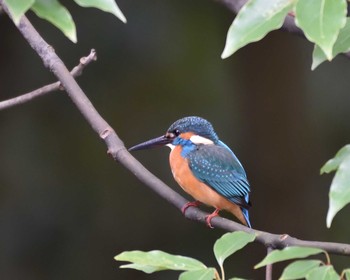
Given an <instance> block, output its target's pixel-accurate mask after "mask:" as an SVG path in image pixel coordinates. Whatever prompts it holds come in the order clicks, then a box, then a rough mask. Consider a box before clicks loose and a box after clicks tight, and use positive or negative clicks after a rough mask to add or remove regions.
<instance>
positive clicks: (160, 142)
mask: <svg viewBox="0 0 350 280" xmlns="http://www.w3.org/2000/svg"><path fill="white" fill-rule="evenodd" d="M171 141H173V139H171V138H169V137H166V135H163V136H160V137H157V138H154V139H151V140H148V141H146V142H143V143H141V144H138V145H135V146H133V147H131V148H129V152H131V151H138V150H143V149H149V148H155V147H161V146H165V145H166V144H169V143H171Z"/></svg>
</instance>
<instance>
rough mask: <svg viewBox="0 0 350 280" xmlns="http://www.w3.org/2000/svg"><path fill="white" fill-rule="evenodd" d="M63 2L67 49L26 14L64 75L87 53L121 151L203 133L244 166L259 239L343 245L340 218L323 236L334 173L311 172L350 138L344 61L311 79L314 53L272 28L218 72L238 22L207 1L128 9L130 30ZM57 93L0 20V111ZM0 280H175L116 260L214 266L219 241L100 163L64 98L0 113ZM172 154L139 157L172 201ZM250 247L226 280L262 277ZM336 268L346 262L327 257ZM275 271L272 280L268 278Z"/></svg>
mask: <svg viewBox="0 0 350 280" xmlns="http://www.w3.org/2000/svg"><path fill="white" fill-rule="evenodd" d="M71 2H72V1H65V2H63V3H64V4H66V5H67V7H69V9H70V11H71V13H72V14H73V17H74V19H75V22H76V25H77V30H78V43H77V44H73V43H71V42H70V41H69V40H68V39H66V38H65V37H64V36H63V35H62V34H61V33H60V31H58V30H57V29H55V28H54V27H53V26H51V25H50V24H48V23H46V22H45V21H43V20H41V19H38V18H37V17H36V16H35V15H33V14H32V13H29V15H28V16H29V18H30V20H32V23H33V24H34V25H35V27H36V28H37V29H38V30H39V31H40V33H41V34H42V35H43V36H44V38H45V39H46V40H47V41H48V42H49V43H50V44H52V46H53V47H54V48H55V50H56V52H57V53H58V55H59V56H60V57H61V58H62V59H63V60H64V61H65V63H66V65H67V66H68V67H69V68H72V67H73V66H74V65H76V64H77V62H78V60H79V58H80V57H81V56H85V55H87V54H88V53H89V51H90V49H91V48H95V49H96V50H97V53H98V61H97V62H95V63H93V64H91V65H90V66H89V67H88V68H86V69H85V71H84V74H83V76H81V77H79V78H78V82H79V84H80V85H81V87H82V88H83V89H84V91H85V92H86V94H87V95H88V97H89V98H90V99H91V101H92V102H93V103H94V105H95V106H96V108H97V109H98V111H99V112H100V113H101V114H102V116H103V117H104V118H105V119H106V120H107V121H108V122H109V123H110V124H111V125H112V126H113V127H114V129H115V130H116V131H117V133H118V134H119V136H120V137H121V138H122V139H123V141H124V142H125V144H126V146H131V145H134V144H136V143H139V142H141V141H144V140H147V139H149V138H151V137H155V136H159V135H161V134H162V133H164V132H165V130H166V129H167V128H168V126H169V125H170V124H171V123H172V122H173V121H175V120H177V119H178V118H181V117H183V116H187V115H199V116H202V117H204V118H207V119H208V120H210V121H211V122H212V123H213V125H214V127H215V128H216V130H217V132H218V134H219V136H220V137H221V139H222V140H223V141H224V142H226V143H227V144H228V145H229V146H230V147H232V149H233V150H234V151H235V153H236V154H237V155H238V157H239V158H240V160H241V161H242V163H243V164H244V166H245V169H246V171H247V173H248V176H249V180H250V182H251V185H252V189H253V192H252V203H253V208H252V210H251V220H252V223H253V226H254V227H255V228H257V229H260V230H264V231H270V232H273V233H289V234H290V235H292V236H295V237H298V238H302V239H310V240H322V241H335V242H350V240H349V236H350V235H349V233H350V226H349V218H348V217H349V215H350V211H349V207H347V208H345V209H344V210H343V211H341V212H340V214H338V215H337V216H336V218H335V220H334V222H333V225H332V228H331V229H326V223H325V219H326V213H327V208H328V190H329V186H330V183H331V179H332V176H330V175H327V176H320V175H319V169H320V167H321V166H322V165H323V164H324V163H325V161H326V160H328V159H329V158H331V157H332V156H333V155H334V154H335V153H336V151H337V150H338V149H340V148H341V147H342V146H343V145H345V144H347V143H348V142H349V136H350V125H349V119H350V110H349V104H350V95H349V88H350V79H349V67H350V61H349V60H348V59H346V58H345V57H339V58H336V59H335V60H334V62H332V63H326V64H324V65H322V66H320V67H319V69H317V70H316V71H314V72H311V71H310V66H311V53H312V46H311V44H309V43H308V42H307V41H305V40H303V39H301V38H299V37H296V36H293V35H291V34H288V33H283V32H281V31H275V32H273V33H272V34H270V35H269V36H267V38H265V39H264V40H263V41H261V42H259V43H255V44H251V45H249V46H247V47H245V48H244V49H242V50H240V51H238V52H237V54H235V55H234V56H233V57H230V58H229V59H226V60H221V59H220V54H221V51H222V50H223V47H224V43H225V38H226V32H227V30H228V27H229V25H230V23H231V22H232V20H233V18H234V15H233V14H232V13H231V12H230V11H228V10H227V9H225V8H224V7H222V6H220V5H219V4H218V3H216V2H215V1H200V0H195V1H184V0H180V1H174V0H169V1H164V0H154V1H146V0H140V1H127V0H119V1H118V4H119V6H120V7H121V9H122V10H123V12H124V13H125V15H126V17H127V19H128V23H127V24H126V25H124V24H122V23H121V22H120V21H118V20H117V19H116V18H115V17H113V16H112V15H109V14H106V13H103V12H101V11H99V10H95V9H83V8H81V7H78V6H76V5H75V4H73V3H71ZM52 81H55V79H54V77H53V75H52V74H51V73H50V72H49V71H48V70H47V69H45V68H44V66H43V65H42V63H41V60H40V59H39V58H38V56H37V55H36V54H35V53H34V52H33V51H32V49H31V48H30V47H29V45H28V44H27V43H26V42H25V41H24V39H23V38H22V37H21V35H20V34H19V33H18V32H17V30H16V29H15V28H14V26H13V25H12V23H11V22H10V21H9V19H8V18H7V17H6V16H5V15H4V14H1V15H0V98H1V100H5V99H7V98H10V97H13V96H16V95H19V94H22V93H24V92H27V91H30V90H33V89H35V88H38V87H40V86H42V85H45V84H47V83H49V82H52ZM0 135H1V137H0V156H1V160H0V278H1V279H177V275H178V273H172V272H160V273H157V274H152V275H146V274H143V273H142V272H137V271H132V270H122V269H119V268H118V266H119V265H120V263H117V262H115V261H114V260H113V257H114V256H115V255H116V254H118V253H120V252H122V251H125V250H134V249H140V250H152V249H159V250H165V251H168V252H171V253H175V254H181V255H188V256H192V257H195V258H198V259H200V260H202V261H203V262H205V263H206V264H208V265H215V259H214V256H213V253H212V246H213V243H214V242H215V240H216V239H217V238H219V237H220V236H221V235H222V234H223V233H224V232H223V231H221V230H219V229H214V230H210V229H208V228H206V227H205V226H204V225H202V224H198V223H194V222H191V221H188V220H186V219H184V218H183V216H182V215H181V214H180V213H179V211H177V210H176V209H175V208H174V207H173V206H171V205H169V204H168V203H166V202H165V201H163V200H162V199H161V198H160V197H158V196H157V195H156V194H154V193H153V192H152V191H150V190H149V189H148V188H147V187H145V186H144V185H143V184H142V183H140V182H139V181H138V180H137V179H136V178H135V177H134V176H133V175H132V174H131V173H129V172H128V171H127V170H125V169H124V168H123V167H122V166H121V165H119V164H116V163H115V162H113V161H112V160H111V159H110V158H109V157H108V156H107V155H106V147H105V146H104V144H103V143H102V141H100V140H99V138H98V136H97V135H95V133H94V132H93V131H92V130H91V128H90V127H89V125H88V124H87V123H86V122H85V120H84V119H83V118H82V116H81V115H80V113H79V112H78V111H77V109H76V108H75V106H74V105H73V104H72V103H71V101H70V100H69V98H68V97H67V96H66V95H65V93H64V92H56V93H52V94H50V95H48V96H45V97H42V98H39V99H36V100H34V101H32V102H30V103H27V104H25V105H22V106H17V107H14V108H12V109H8V110H4V111H1V112H0ZM168 153H169V151H168V150H167V149H165V148H164V149H159V150H152V151H140V152H137V153H136V152H135V156H136V157H137V158H138V159H139V160H140V161H141V162H142V163H143V164H144V165H145V166H146V167H147V168H148V169H149V170H151V171H152V172H154V174H156V175H157V176H159V177H160V178H161V179H162V180H164V181H165V182H166V183H168V184H169V185H170V186H172V187H173V188H174V189H176V190H178V191H179V192H181V190H180V188H179V187H178V186H177V185H176V183H175V182H174V180H173V178H172V175H171V172H170V169H169V167H168ZM264 255H265V248H264V247H263V246H262V245H261V244H258V243H256V244H252V245H250V246H248V247H247V248H246V249H244V250H243V251H241V252H239V253H237V254H236V255H234V256H233V257H231V259H229V260H228V261H227V263H226V269H227V275H228V276H240V277H245V278H250V279H262V278H263V275H264V270H263V269H260V270H256V271H255V270H254V269H253V268H252V266H253V265H254V264H256V263H257V262H258V261H260V260H261V258H262V257H263V256H264ZM332 259H333V262H334V263H335V265H336V268H337V269H338V270H340V269H341V268H343V267H344V266H346V265H348V263H349V260H348V259H346V258H344V257H333V258H332ZM277 274H278V268H277V270H276V273H275V278H277V276H278V275H277Z"/></svg>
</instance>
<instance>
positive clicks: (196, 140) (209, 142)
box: [190, 135, 214, 145]
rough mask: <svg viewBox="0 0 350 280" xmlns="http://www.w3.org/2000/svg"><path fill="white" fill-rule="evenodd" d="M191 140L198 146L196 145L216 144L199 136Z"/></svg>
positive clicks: (194, 136)
mask: <svg viewBox="0 0 350 280" xmlns="http://www.w3.org/2000/svg"><path fill="white" fill-rule="evenodd" d="M190 140H191V142H192V143H193V144H196V145H198V144H203V145H213V144H214V142H213V141H211V140H210V139H208V138H205V137H202V136H199V135H193V136H191V138H190Z"/></svg>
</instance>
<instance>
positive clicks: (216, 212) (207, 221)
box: [205, 209, 220, 228]
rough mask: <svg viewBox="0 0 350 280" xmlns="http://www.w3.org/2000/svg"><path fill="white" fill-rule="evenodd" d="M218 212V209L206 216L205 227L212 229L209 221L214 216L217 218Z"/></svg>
mask: <svg viewBox="0 0 350 280" xmlns="http://www.w3.org/2000/svg"><path fill="white" fill-rule="evenodd" d="M219 211H220V209H215V211H214V212H213V213H211V214H210V215H208V216H206V218H205V222H206V224H207V226H208V227H209V228H214V227H213V226H212V225H211V219H212V218H214V217H216V216H219Z"/></svg>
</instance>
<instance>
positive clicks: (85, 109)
mask: <svg viewBox="0 0 350 280" xmlns="http://www.w3.org/2000/svg"><path fill="white" fill-rule="evenodd" d="M0 4H1V5H2V6H3V8H4V10H5V12H6V13H7V14H9V13H8V9H7V7H6V5H5V4H4V0H0ZM18 29H19V31H20V32H21V33H22V35H23V36H24V38H25V39H26V40H27V41H28V43H29V44H30V45H31V47H32V48H33V49H34V50H35V51H36V52H37V54H38V55H39V56H40V57H41V59H42V60H43V62H44V65H45V66H46V67H47V68H49V69H50V70H51V71H52V72H53V73H54V75H55V76H56V77H57V78H58V80H59V81H60V82H61V84H62V86H63V87H64V89H65V90H66V92H67V94H68V96H69V97H70V98H71V100H72V101H73V102H74V104H75V105H76V106H77V108H78V110H79V111H80V112H81V113H82V115H83V116H84V118H85V119H86V121H87V122H88V123H89V124H90V125H91V127H92V129H93V130H94V131H95V132H96V133H97V134H98V135H99V136H100V137H101V138H102V139H103V140H104V141H105V144H106V145H107V148H108V154H110V155H111V156H112V157H113V159H114V160H116V161H118V162H120V163H121V164H122V165H123V166H124V167H125V168H127V169H128V170H130V171H131V172H132V173H133V174H134V175H135V176H136V177H137V178H138V179H139V180H140V181H141V182H142V183H144V184H145V185H146V186H148V187H149V188H150V189H152V190H153V191H154V192H156V193H157V194H158V195H159V196H161V197H162V198H163V199H165V200H166V201H168V202H169V203H170V204H172V205H173V206H175V207H176V208H177V209H178V210H179V211H181V209H182V207H183V206H184V205H185V204H186V203H187V200H186V199H184V198H183V197H182V196H181V195H179V194H178V193H176V192H175V191H174V190H172V189H171V188H170V187H168V186H167V185H166V184H164V183H163V182H162V181H161V180H160V179H158V178H157V177H156V176H154V175H153V174H152V173H151V172H149V171H148V170H147V169H146V168H145V167H144V166H143V165H142V164H141V163H140V162H139V161H137V160H136V159H135V158H134V157H133V156H132V155H131V154H130V153H129V152H128V151H127V150H126V148H125V146H124V144H123V142H122V141H121V140H120V138H119V137H118V136H117V134H116V133H115V132H114V130H113V129H112V127H111V126H110V125H109V124H108V123H107V122H106V121H105V120H104V119H103V118H102V117H101V116H100V114H99V113H98V112H97V110H96V109H95V108H94V106H93V105H92V103H91V102H90V101H89V99H88V98H87V97H86V95H85V94H84V92H83V91H82V89H81V88H80V87H79V85H78V84H77V82H76V81H75V80H74V78H73V77H72V75H71V74H70V73H69V71H68V69H67V68H66V67H65V65H64V64H63V62H62V60H61V59H60V58H59V57H58V56H57V55H56V53H55V52H54V49H53V48H52V47H51V46H49V45H48V44H47V43H46V42H45V41H44V39H43V38H42V37H41V36H40V35H39V33H38V32H37V31H36V30H35V29H34V27H33V26H32V25H31V23H30V22H29V21H28V19H27V18H26V17H24V16H23V17H22V19H21V20H20V23H19V25H18ZM207 215H208V213H206V212H203V211H201V210H200V209H198V208H194V207H190V208H189V209H188V210H187V211H186V215H185V216H186V218H188V219H190V220H193V221H197V222H202V223H206V221H205V218H206V216H207ZM211 223H212V225H213V226H215V227H218V228H221V229H224V230H226V231H245V232H248V233H253V234H255V235H256V241H258V242H260V243H262V244H264V245H265V246H266V247H267V248H272V249H281V248H284V247H287V246H308V247H315V248H321V249H323V250H325V251H327V252H328V253H331V254H338V255H348V256H350V245H349V244H342V243H331V242H318V241H305V240H299V239H296V238H293V237H290V236H289V235H287V234H283V235H279V234H271V233H268V232H263V231H259V230H254V229H250V228H247V227H245V226H243V225H241V224H238V223H235V222H233V221H230V220H227V219H224V218H221V217H215V218H213V219H212V221H211Z"/></svg>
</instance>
